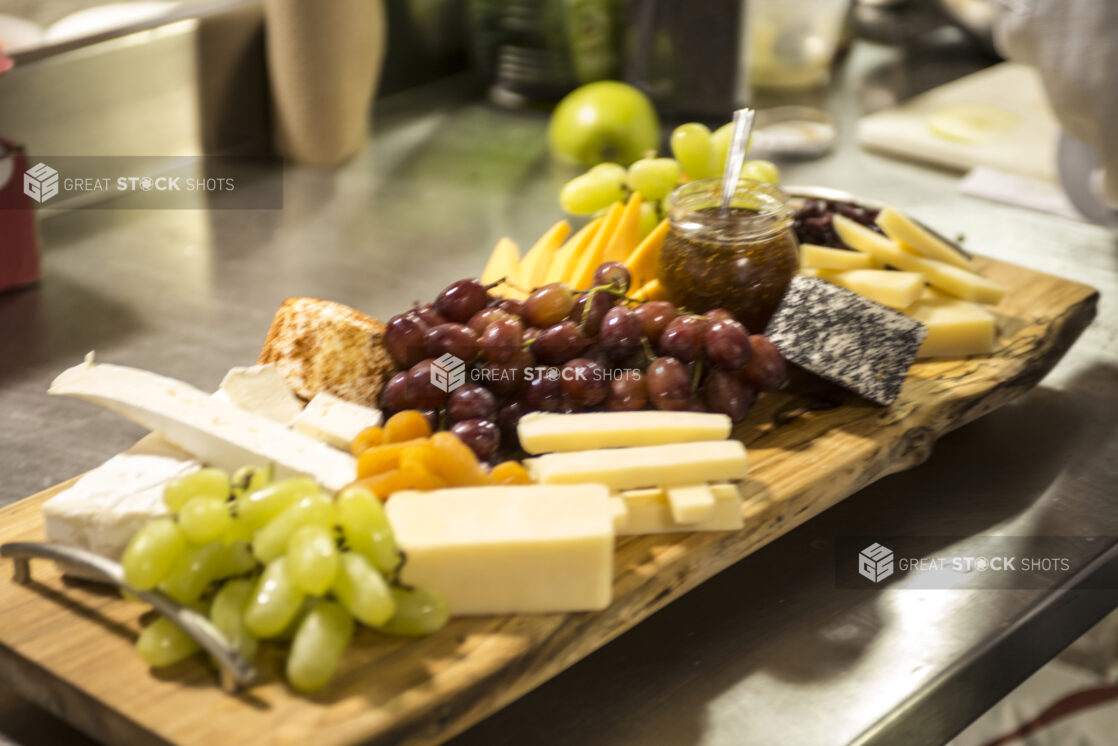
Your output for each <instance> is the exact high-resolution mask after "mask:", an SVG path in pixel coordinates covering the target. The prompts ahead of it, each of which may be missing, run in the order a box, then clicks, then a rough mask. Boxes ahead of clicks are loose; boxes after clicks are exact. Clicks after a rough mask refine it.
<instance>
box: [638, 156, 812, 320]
mask: <svg viewBox="0 0 1118 746" xmlns="http://www.w3.org/2000/svg"><path fill="white" fill-rule="evenodd" d="M721 203H722V179H720V178H714V179H701V180H699V181H693V182H691V183H690V184H685V185H683V186H681V187H679V188H678V189H676V190H675V191H674V192H672V194H671V196H670V197H669V198H668V219H669V220H670V221H671V229H670V230H669V231H668V235H667V237H666V238H665V239H664V246H663V248H662V249H661V250H660V282H661V284H662V285H663V286H664V289H665V290H666V291H667V293H668V296H669V298H670V299H671V301H672V302H673V303H675V304H676V305H677V306H683V307H684V308H686V309H687V310H688V311H692V312H696V313H702V312H704V311H709V310H710V309H712V308H725V309H726V310H727V311H729V312H730V313H732V314H734V316H735V317H736V318H737V319H738V320H739V321H740V322H741V323H743V324H745V326H746V328H747V329H749V331H750V332H751V333H759V332H762V331H764V329H765V325H766V324H768V323H769V318H770V317H771V316H772V315H773V313H774V312H775V311H776V307H777V305H779V303H780V298H781V296H783V295H784V289H785V288H786V287H788V283H789V282H791V280H792V276H793V275H795V274H796V271H797V269H798V268H799V265H800V261H799V244H798V243H797V242H796V234H795V232H794V231H793V229H792V208H791V207H790V206H789V204H788V195H786V194H785V193H784V192H782V191H780V189H778V188H776V187H775V186H773V185H771V184H766V183H763V182H758V181H742V182H741V184H740V185H739V186H738V191H737V192H736V193H735V194H734V198H733V200H731V202H730V208H729V210H728V211H727V212H726V214H722V212H721V209H720V205H721Z"/></svg>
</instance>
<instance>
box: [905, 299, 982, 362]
mask: <svg viewBox="0 0 1118 746" xmlns="http://www.w3.org/2000/svg"><path fill="white" fill-rule="evenodd" d="M905 313H907V314H908V315H909V316H911V317H912V318H914V319H916V320H917V321H921V322H923V323H924V326H926V327H927V328H928V336H927V337H925V338H924V343H923V344H922V345H921V346H920V351H919V352H918V353H917V357H962V356H965V355H985V354H988V353H990V352H993V351H994V340H995V338H996V336H997V320H996V319H995V317H994V314H992V313H990V312H989V311H987V310H986V309H985V308H983V307H982V306H980V305H978V304H976V303H970V302H968V301H965V300H958V299H956V298H949V297H948V296H946V295H943V294H942V293H937V292H935V291H934V290H928V291H925V293H924V295H923V296H922V297H921V298H920V300H919V301H917V302H916V304H915V305H913V306H912V307H911V308H909V309H907V310H906V311H905Z"/></svg>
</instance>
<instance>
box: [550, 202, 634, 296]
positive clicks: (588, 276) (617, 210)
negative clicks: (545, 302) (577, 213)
mask: <svg viewBox="0 0 1118 746" xmlns="http://www.w3.org/2000/svg"><path fill="white" fill-rule="evenodd" d="M624 209H625V208H624V207H623V206H622V205H621V203H620V202H614V203H613V204H612V205H610V207H609V211H608V212H606V214H605V215H604V216H603V219H602V227H601V228H599V229H598V234H597V235H596V236H594V240H593V241H591V242H590V245H589V246H587V247H586V249H584V250H583V251H582V253H581V254H580V255H579V257H578V259H576V260H575V264H574V269H573V270H572V271H571V274H570V275H568V276H567V277H566V278H564V279H565V280H566V282H567V284H569V285H570V286H571V287H573V288H577V289H579V290H584V289H586V288H588V287H590V283H591V281H592V280H593V279H594V270H596V269H597V268H598V265H599V264H601V263H602V257H603V256H605V252H606V246H608V245H609V242H610V239H612V238H613V234H614V231H616V230H617V224H618V223H619V222H620V221H621V213H622V211H623V210H624Z"/></svg>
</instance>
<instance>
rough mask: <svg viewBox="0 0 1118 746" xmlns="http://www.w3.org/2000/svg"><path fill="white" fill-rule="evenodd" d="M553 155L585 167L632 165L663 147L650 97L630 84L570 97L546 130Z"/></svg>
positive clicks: (589, 87) (589, 88)
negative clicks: (618, 164) (610, 162)
mask: <svg viewBox="0 0 1118 746" xmlns="http://www.w3.org/2000/svg"><path fill="white" fill-rule="evenodd" d="M547 141H548V144H549V145H550V146H551V152H552V153H554V154H555V155H556V156H558V157H559V158H562V159H564V160H568V161H574V162H575V163H580V164H582V165H584V166H593V165H595V164H597V163H603V162H605V161H615V162H617V163H621V164H623V165H626V166H627V165H629V164H630V163H632V162H633V161H635V160H637V159H638V158H640V157H642V156H643V155H644V154H645V152H646V151H649V150H653V151H654V150H656V149H657V148H658V147H659V146H660V118H659V117H657V116H656V109H655V108H654V107H653V106H652V102H651V101H649V100H648V97H647V96H645V95H644V94H643V93H641V92H640V91H639V90H637V89H636V88H634V87H633V86H631V85H628V84H626V83H619V82H617V81H615V80H600V81H598V82H596V83H588V84H586V85H584V86H582V87H580V88H576V89H575V90H573V91H571V92H570V93H568V94H567V95H566V96H565V97H564V98H563V100H562V101H560V102H559V104H558V106H556V107H555V111H554V112H552V114H551V121H550V122H549V123H548V127H547Z"/></svg>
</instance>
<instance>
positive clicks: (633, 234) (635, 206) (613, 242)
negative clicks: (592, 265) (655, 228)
mask: <svg viewBox="0 0 1118 746" xmlns="http://www.w3.org/2000/svg"><path fill="white" fill-rule="evenodd" d="M640 234H641V195H640V192H633V193H632V194H631V195H629V201H628V202H626V203H625V209H624V210H623V211H622V213H621V218H620V219H619V221H618V223H617V230H615V231H614V232H613V236H612V237H611V238H610V240H609V244H607V245H606V249H605V251H604V252H603V253H602V261H603V262H623V261H625V259H626V258H627V257H628V256H629V254H631V253H633V249H635V248H637V241H639V240H640Z"/></svg>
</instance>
